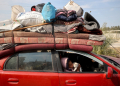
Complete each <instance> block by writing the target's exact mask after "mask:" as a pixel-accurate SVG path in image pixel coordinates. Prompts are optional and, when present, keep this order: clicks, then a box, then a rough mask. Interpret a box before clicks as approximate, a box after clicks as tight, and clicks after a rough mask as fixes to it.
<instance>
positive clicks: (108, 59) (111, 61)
mask: <svg viewBox="0 0 120 86" xmlns="http://www.w3.org/2000/svg"><path fill="white" fill-rule="evenodd" d="M94 54H95V53H94ZM95 55H96V56H99V57H102V58H104V59H106V60H107V61H108V62H110V63H111V64H113V65H114V66H116V67H119V68H120V65H119V64H118V63H117V62H115V61H113V60H112V59H110V58H107V57H106V56H102V55H97V54H95Z"/></svg>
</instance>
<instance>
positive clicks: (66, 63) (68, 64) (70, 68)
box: [61, 57, 82, 72]
mask: <svg viewBox="0 0 120 86" xmlns="http://www.w3.org/2000/svg"><path fill="white" fill-rule="evenodd" d="M61 63H62V66H63V69H64V71H66V72H82V70H81V66H80V64H79V63H77V62H74V63H72V61H71V60H70V59H69V58H67V57H65V58H61Z"/></svg>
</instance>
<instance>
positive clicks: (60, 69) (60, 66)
mask: <svg viewBox="0 0 120 86" xmlns="http://www.w3.org/2000/svg"><path fill="white" fill-rule="evenodd" d="M57 52H73V53H74V54H79V55H83V54H81V53H80V52H81V51H73V50H57ZM84 53H85V52H84ZM83 56H85V55H83ZM91 56H92V55H91ZM58 57H59V53H58ZM85 57H86V58H88V57H87V56H85ZM93 57H94V56H93ZM95 58H96V57H95ZM96 59H98V58H96ZM98 60H99V59H98ZM100 61H101V60H100ZM102 62H103V61H102ZM103 65H104V69H105V72H65V71H63V69H62V65H61V61H60V57H59V58H58V62H57V66H58V72H59V73H83V74H85V73H95V74H97V73H102V74H104V73H106V72H107V67H108V65H107V64H105V63H104V62H103Z"/></svg>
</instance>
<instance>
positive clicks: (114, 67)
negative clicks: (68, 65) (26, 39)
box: [0, 47, 120, 86]
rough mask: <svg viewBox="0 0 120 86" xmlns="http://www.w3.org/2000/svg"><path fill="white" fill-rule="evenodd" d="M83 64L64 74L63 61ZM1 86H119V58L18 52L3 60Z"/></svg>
mask: <svg viewBox="0 0 120 86" xmlns="http://www.w3.org/2000/svg"><path fill="white" fill-rule="evenodd" d="M65 56H66V57H68V58H69V59H70V60H71V61H72V62H78V63H79V64H80V65H81V68H82V72H65V71H64V70H63V67H62V64H61V60H60V59H61V58H63V57H65ZM0 86H120V59H117V60H116V59H115V58H112V57H111V58H110V57H106V56H100V55H96V54H94V53H92V52H81V51H73V50H40V49H38V48H36V49H35V48H34V49H33V48H30V47H29V48H28V49H23V48H21V49H17V50H15V52H14V53H12V54H11V55H8V54H7V55H6V56H4V57H1V58H0Z"/></svg>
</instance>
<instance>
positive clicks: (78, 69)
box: [77, 64, 81, 72]
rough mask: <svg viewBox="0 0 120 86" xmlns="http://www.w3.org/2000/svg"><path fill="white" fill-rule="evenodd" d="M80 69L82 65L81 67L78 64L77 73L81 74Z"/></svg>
mask: <svg viewBox="0 0 120 86" xmlns="http://www.w3.org/2000/svg"><path fill="white" fill-rule="evenodd" d="M80 67H81V65H80V64H78V67H77V72H80Z"/></svg>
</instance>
